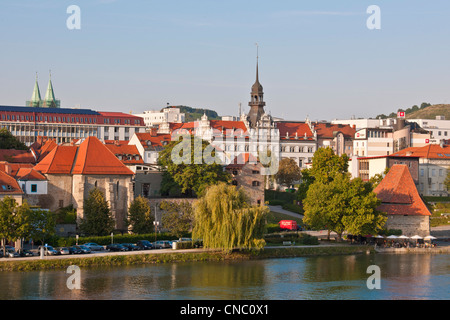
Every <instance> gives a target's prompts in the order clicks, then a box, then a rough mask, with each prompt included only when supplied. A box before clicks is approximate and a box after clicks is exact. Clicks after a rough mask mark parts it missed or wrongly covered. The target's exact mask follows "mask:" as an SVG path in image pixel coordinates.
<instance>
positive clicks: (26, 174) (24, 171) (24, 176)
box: [15, 168, 47, 181]
mask: <svg viewBox="0 0 450 320" xmlns="http://www.w3.org/2000/svg"><path fill="white" fill-rule="evenodd" d="M15 179H16V180H22V181H27V180H28V181H43V180H47V178H46V177H45V176H43V175H42V174H41V173H39V172H38V171H36V170H34V169H33V168H20V169H19V171H17V174H16V175H15Z"/></svg>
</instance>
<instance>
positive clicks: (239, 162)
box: [226, 152, 258, 169]
mask: <svg viewBox="0 0 450 320" xmlns="http://www.w3.org/2000/svg"><path fill="white" fill-rule="evenodd" d="M247 163H250V164H257V163H258V158H257V157H255V156H254V155H252V154H251V153H248V152H245V153H240V154H238V155H237V156H236V157H235V158H234V159H233V161H231V162H230V164H229V165H227V166H226V168H227V169H230V168H238V167H243V166H244V165H246V164H247Z"/></svg>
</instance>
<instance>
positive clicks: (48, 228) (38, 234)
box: [30, 210, 56, 244]
mask: <svg viewBox="0 0 450 320" xmlns="http://www.w3.org/2000/svg"><path fill="white" fill-rule="evenodd" d="M31 224H32V229H31V232H30V238H32V239H36V240H39V241H41V243H42V244H44V241H45V239H46V238H47V237H51V236H52V235H54V234H55V231H56V230H55V228H56V217H55V215H54V214H53V213H52V212H49V211H46V210H32V211H31Z"/></svg>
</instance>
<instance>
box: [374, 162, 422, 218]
mask: <svg viewBox="0 0 450 320" xmlns="http://www.w3.org/2000/svg"><path fill="white" fill-rule="evenodd" d="M374 192H375V193H376V194H377V196H378V199H380V200H381V205H380V206H379V207H378V210H380V211H383V212H386V213H387V214H393V215H413V216H417V215H419V216H430V215H431V213H430V211H429V210H428V208H427V206H426V205H425V203H424V202H423V201H422V198H421V197H420V195H419V193H418V192H417V188H416V185H415V184H414V181H413V179H412V177H411V174H410V172H409V170H408V166H406V165H404V164H394V165H393V166H392V167H391V168H390V169H389V172H388V173H387V174H386V176H385V177H384V178H383V180H381V182H380V184H379V185H378V186H377V187H376V188H375V190H374Z"/></svg>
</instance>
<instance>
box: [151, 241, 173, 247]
mask: <svg viewBox="0 0 450 320" xmlns="http://www.w3.org/2000/svg"><path fill="white" fill-rule="evenodd" d="M167 248H172V241H168V240H159V241H156V242H155V249H167Z"/></svg>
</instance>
